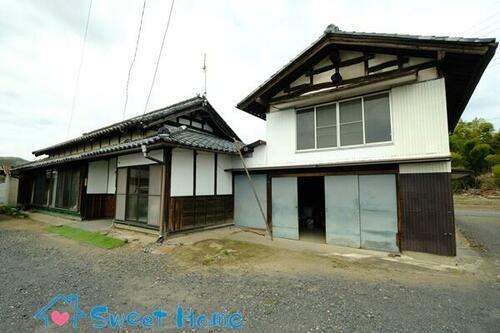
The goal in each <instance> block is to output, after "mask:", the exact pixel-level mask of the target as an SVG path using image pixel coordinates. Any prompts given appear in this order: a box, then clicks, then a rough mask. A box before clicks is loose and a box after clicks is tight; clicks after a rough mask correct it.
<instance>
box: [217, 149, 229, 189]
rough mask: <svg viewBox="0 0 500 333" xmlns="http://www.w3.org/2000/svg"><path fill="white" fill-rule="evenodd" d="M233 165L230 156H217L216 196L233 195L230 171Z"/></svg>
mask: <svg viewBox="0 0 500 333" xmlns="http://www.w3.org/2000/svg"><path fill="white" fill-rule="evenodd" d="M232 163H233V156H232V155H225V154H218V155H217V193H216V194H217V195H224V194H233V175H232V173H231V172H230V171H224V170H226V169H231V168H232Z"/></svg>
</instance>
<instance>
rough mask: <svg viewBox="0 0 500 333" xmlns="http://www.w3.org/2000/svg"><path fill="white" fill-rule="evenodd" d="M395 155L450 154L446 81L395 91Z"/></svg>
mask: <svg viewBox="0 0 500 333" xmlns="http://www.w3.org/2000/svg"><path fill="white" fill-rule="evenodd" d="M391 103H392V110H393V113H392V118H393V126H392V128H393V138H394V143H395V146H396V156H405V157H410V156H429V155H436V154H438V155H446V154H449V146H448V120H447V111H446V92H445V85H444V79H437V80H431V81H426V82H423V83H418V84H411V85H407V86H402V87H397V88H394V89H392V94H391Z"/></svg>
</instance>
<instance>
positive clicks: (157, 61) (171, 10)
mask: <svg viewBox="0 0 500 333" xmlns="http://www.w3.org/2000/svg"><path fill="white" fill-rule="evenodd" d="M174 3H175V0H172V4H171V5H170V11H169V13H168V20H167V25H166V26H165V31H164V32H163V39H162V41H161V46H160V52H159V53H158V59H157V60H156V66H155V71H154V74H153V80H152V81H151V87H150V88H149V93H148V98H147V99H146V104H145V105H144V111H143V112H142V114H144V113H146V110H147V109H148V105H149V99H150V98H151V92H152V91H153V87H154V85H155V80H156V74H157V73H158V66H159V65H160V59H161V54H162V52H163V46H164V45H165V37H166V36H167V32H168V28H169V26H170V19H171V18H172V12H173V9H174Z"/></svg>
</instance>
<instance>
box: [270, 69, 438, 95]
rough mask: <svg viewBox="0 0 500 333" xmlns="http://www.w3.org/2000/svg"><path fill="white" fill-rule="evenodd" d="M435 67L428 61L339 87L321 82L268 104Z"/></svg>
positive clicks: (355, 80)
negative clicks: (318, 91)
mask: <svg viewBox="0 0 500 333" xmlns="http://www.w3.org/2000/svg"><path fill="white" fill-rule="evenodd" d="M435 66H436V61H429V62H425V63H422V64H418V65H413V66H408V67H405V68H403V69H395V70H392V71H387V72H382V73H377V74H372V75H369V76H361V77H357V78H353V79H348V80H344V81H343V82H342V84H341V85H337V84H335V83H333V82H330V81H328V82H322V83H318V84H315V85H312V86H308V87H304V88H303V89H300V90H297V91H295V92H293V93H290V94H288V95H285V96H279V97H275V98H273V99H271V100H270V102H271V103H273V102H279V101H284V100H287V99H289V98H293V97H297V96H300V95H302V94H305V93H308V92H311V91H315V90H320V89H326V88H334V87H341V88H346V87H347V86H348V85H366V84H370V83H375V82H380V81H383V80H389V79H394V78H397V77H401V76H406V75H410V74H413V73H417V72H418V71H419V70H422V69H427V68H431V67H435ZM349 88H350V87H349Z"/></svg>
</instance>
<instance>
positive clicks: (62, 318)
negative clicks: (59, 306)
mask: <svg viewBox="0 0 500 333" xmlns="http://www.w3.org/2000/svg"><path fill="white" fill-rule="evenodd" d="M50 319H52V321H53V322H54V324H56V325H57V326H62V325H64V324H66V322H67V321H68V320H69V313H67V312H63V313H60V312H59V311H52V313H51V314H50Z"/></svg>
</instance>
